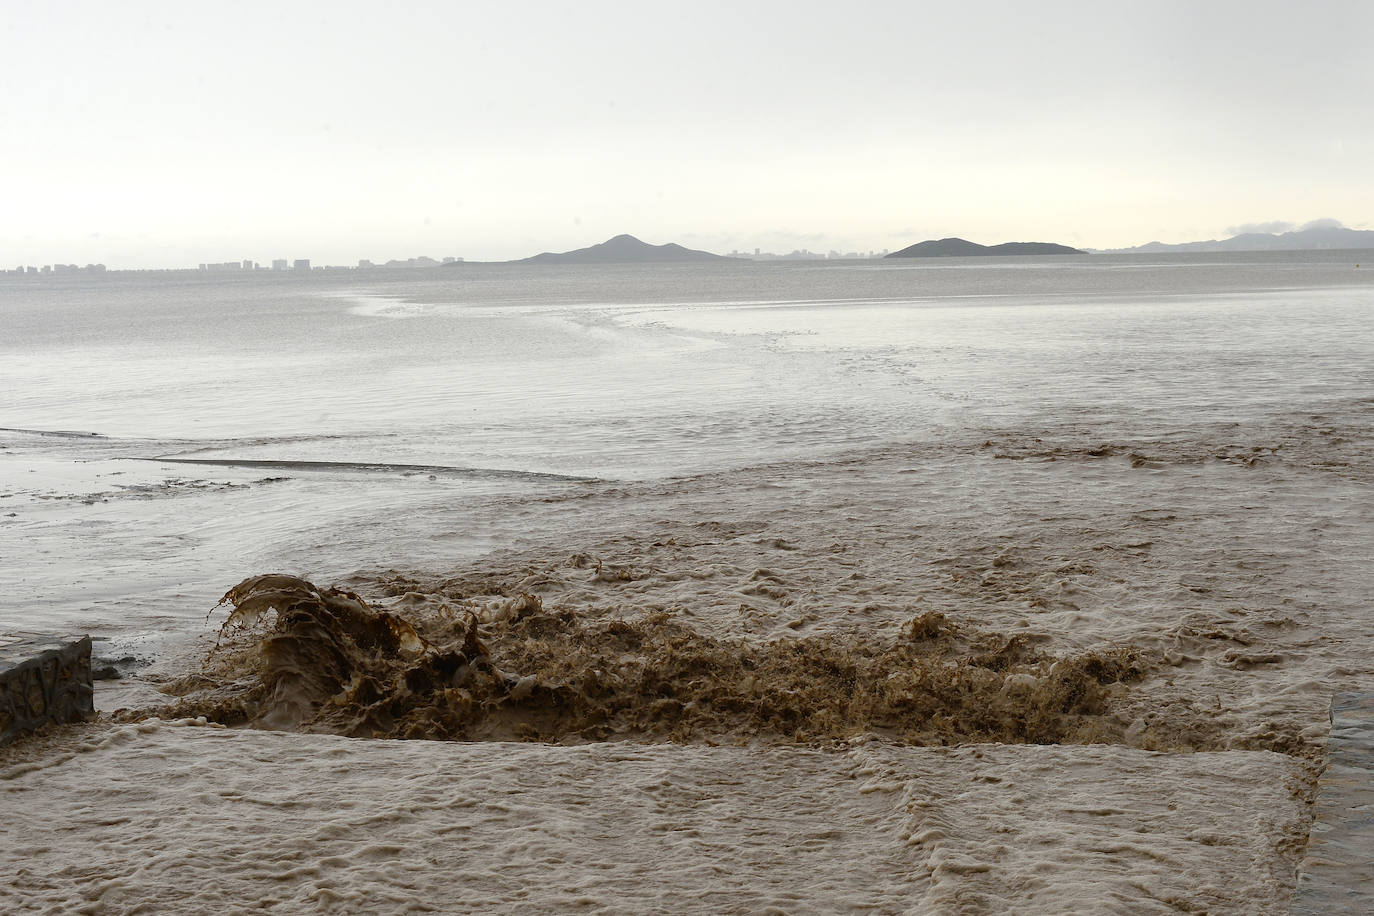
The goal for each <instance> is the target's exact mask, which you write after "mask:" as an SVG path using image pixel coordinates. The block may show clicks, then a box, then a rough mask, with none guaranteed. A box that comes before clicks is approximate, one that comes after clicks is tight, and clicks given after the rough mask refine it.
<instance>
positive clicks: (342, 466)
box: [129, 457, 604, 483]
mask: <svg viewBox="0 0 1374 916" xmlns="http://www.w3.org/2000/svg"><path fill="white" fill-rule="evenodd" d="M129 460H131V461H157V462H160V463H163V464H201V465H212V466H215V467H227V468H267V469H271V470H283V471H372V472H379V473H405V474H436V475H437V474H443V475H445V476H449V477H466V478H470V479H481V480H527V481H539V480H550V481H563V482H567V483H598V482H604V481H601V480H600V479H599V478H596V477H577V476H574V475H571V474H551V473H547V472H544V471H516V470H510V469H508V468H467V467H454V466H451V465H443V464H393V463H390V462H373V461H287V460H276V459H257V458H161V457H139V458H131V459H129Z"/></svg>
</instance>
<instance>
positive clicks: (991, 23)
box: [0, 0, 1374, 267]
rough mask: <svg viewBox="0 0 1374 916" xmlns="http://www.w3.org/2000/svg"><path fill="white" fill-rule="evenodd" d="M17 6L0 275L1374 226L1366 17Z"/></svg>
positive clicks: (911, 6) (1065, 9) (1043, 5)
mask: <svg viewBox="0 0 1374 916" xmlns="http://www.w3.org/2000/svg"><path fill="white" fill-rule="evenodd" d="M955 6H956V5H955V4H951V3H948V2H939V3H917V2H911V0H904V2H870V3H864V2H856V3H848V4H840V3H833V2H831V3H814V2H806V0H789V2H786V3H773V2H749V3H739V2H730V3H717V2H697V3H672V4H666V3H664V4H657V3H646V2H643V0H639V2H633V3H631V2H623V3H621V2H616V3H607V2H586V0H583V2H577V3H568V2H559V3H551V2H542V0H533V2H530V0H527V2H524V3H494V2H467V3H454V2H444V3H418V2H413V3H386V2H370V3H359V2H343V0H333V2H330V3H323V2H321V3H290V2H282V0H276V2H272V3H253V2H239V3H233V4H200V3H185V2H184V0H183V2H175V3H146V2H126V3H119V4H114V3H108V2H100V3H76V2H61V0H56V2H52V3H14V4H9V5H8V6H7V8H6V10H5V14H4V16H3V17H0V111H3V115H0V117H3V119H4V120H3V130H2V131H0V170H2V171H3V176H4V186H3V190H2V191H0V266H13V265H15V264H19V263H50V262H52V261H64V262H70V261H75V262H80V263H86V262H90V261H103V262H104V263H106V264H109V265H110V266H112V267H138V266H186V265H194V264H195V263H197V262H199V261H205V260H215V261H219V260H230V259H242V258H252V259H255V260H259V261H266V260H269V259H271V258H276V257H286V258H297V257H301V258H306V257H308V258H312V259H313V260H314V261H315V263H341V264H350V263H355V262H356V261H357V260H358V259H359V258H371V259H373V260H385V259H388V258H394V257H409V256H413V255H418V254H427V255H430V256H433V257H439V256H443V255H454V256H459V257H466V258H468V259H469V260H482V259H505V258H511V257H523V256H525V255H528V254H533V253H535V252H537V251H541V250H563V249H567V248H576V247H581V246H583V245H587V244H591V243H594V242H599V241H602V240H603V239H605V238H608V237H609V236H612V235H615V234H617V233H620V232H630V233H633V234H635V235H638V236H639V237H641V238H643V239H645V240H646V241H650V242H655V243H662V242H667V241H678V242H682V243H684V244H687V245H690V246H692V247H700V248H706V249H710V250H714V251H726V250H729V249H731V248H744V249H752V248H754V247H762V248H764V249H765V250H775V251H789V250H791V249H793V248H799V247H807V248H811V249H812V250H821V251H825V250H829V249H838V250H841V251H848V250H865V251H866V250H869V249H881V248H893V249H895V248H900V247H903V246H905V245H908V244H910V243H912V242H916V241H920V240H922V239H925V238H931V237H942V236H948V235H959V236H963V237H966V238H969V239H973V240H974V241H979V242H984V243H994V242H1002V241H1010V240H1043V241H1057V242H1064V243H1068V244H1073V245H1085V246H1091V247H1116V246H1125V245H1136V244H1141V243H1143V242H1147V241H1150V240H1152V239H1159V240H1162V241H1166V242H1175V241H1188V240H1193V239H1199V238H1213V237H1219V236H1225V235H1228V234H1230V233H1229V232H1228V230H1229V229H1230V228H1232V227H1237V226H1241V225H1245V224H1258V223H1266V222H1270V221H1289V222H1294V223H1303V222H1306V221H1308V220H1312V219H1316V218H1319V217H1335V218H1337V219H1340V220H1343V221H1344V222H1345V223H1346V224H1347V225H1350V226H1354V227H1361V228H1368V227H1371V226H1374V173H1371V171H1370V168H1371V164H1374V94H1372V93H1371V90H1374V53H1371V48H1372V47H1374V3H1372V2H1369V0H1351V2H1339V0H1333V2H1321V0H1313V2H1309V3H1306V4H1302V5H1299V4H1296V3H1292V2H1282V3H1279V2H1261V0H1247V2H1243V3H1239V2H1237V3H1231V2H1202V0H1192V2H1186V3H1182V2H1180V3H1170V2H1165V3H1132V4H1117V3H1109V2H1102V0H1093V2H1082V3H1079V2H1045V0H1042V2H1036V3H1026V2H1017V3H999V2H985V3H968V4H961V5H959V6H958V8H957V9H956V8H955Z"/></svg>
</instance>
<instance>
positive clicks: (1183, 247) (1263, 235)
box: [1107, 226, 1374, 254]
mask: <svg viewBox="0 0 1374 916" xmlns="http://www.w3.org/2000/svg"><path fill="white" fill-rule="evenodd" d="M1346 248H1371V249H1374V230H1369V229H1346V228H1345V227H1344V226H1311V227H1308V228H1305V229H1297V230H1294V231H1292V232H1284V233H1282V234H1280V235H1276V234H1274V233H1272V232H1246V233H1242V234H1241V235H1234V236H1232V237H1231V238H1229V239H1211V240H1209V241H1206V242H1183V243H1182V244H1178V245H1166V244H1164V243H1163V242H1150V243H1149V244H1146V245H1140V246H1138V247H1136V248H1115V249H1112V250H1111V251H1110V252H1107V253H1109V254H1136V253H1140V254H1152V253H1157V252H1162V251H1326V250H1331V249H1346Z"/></svg>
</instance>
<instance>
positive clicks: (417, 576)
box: [0, 252, 1374, 916]
mask: <svg viewBox="0 0 1374 916" xmlns="http://www.w3.org/2000/svg"><path fill="white" fill-rule="evenodd" d="M1357 264H1361V265H1365V266H1357ZM1371 268H1374V252H1331V253H1320V252H1316V253H1295V254H1290V253H1283V254H1272V253H1266V254H1254V255H1225V256H1221V255H1178V254H1173V255H1163V256H1157V257H1156V256H1083V257H1067V258H1039V259H1005V260H1003V259H998V260H988V259H968V260H938V261H873V262H867V261H865V262H834V263H831V262H813V263H752V262H719V263H712V264H699V265H682V266H634V267H617V268H608V267H605V266H596V267H575V266H550V265H537V266H536V265H479V264H465V265H462V266H458V267H451V268H444V269H434V270H426V271H384V270H376V271H359V272H355V271H347V272H328V271H319V272H311V273H305V274H295V273H288V274H273V273H252V274H244V275H199V274H194V273H166V274H136V273H115V274H110V275H107V276H103V277H94V276H92V277H84V276H82V277H53V278H28V277H22V278H18V277H16V278H4V279H0V634H3V633H6V632H9V631H13V630H41V631H66V632H89V633H91V634H92V636H93V637H94V638H95V640H96V644H95V645H96V649H95V654H96V656H97V659H98V664H99V665H100V666H101V667H105V666H113V667H114V668H115V670H116V671H118V672H119V673H120V674H122V677H121V678H120V679H118V680H101V681H99V682H98V685H97V691H96V699H97V707H98V708H99V709H101V710H103V711H104V712H106V713H108V715H106V716H104V717H101V718H100V719H99V720H98V721H95V722H91V723H88V724H85V725H79V726H72V727H69V728H65V729H61V730H54V731H51V732H49V733H47V734H40V735H39V736H36V737H34V738H32V739H29V740H26V741H21V742H14V743H11V744H10V745H7V746H6V747H4V748H0V869H3V870H4V871H5V873H6V874H7V875H9V876H10V877H9V878H8V880H6V881H4V882H0V910H3V911H5V912H11V911H15V912H17V911H20V910H24V911H29V910H40V909H41V910H43V911H50V912H71V911H78V910H79V911H83V912H84V911H91V912H96V911H99V912H142V911H146V910H148V909H150V908H151V909H158V908H166V907H169V906H170V907H174V908H175V909H176V910H177V911H178V912H186V913H207V914H219V913H223V912H225V911H226V907H228V908H229V909H230V910H234V907H235V906H238V907H241V908H243V909H244V911H247V910H248V909H251V910H253V911H254V912H257V911H281V912H301V911H311V912H314V911H319V912H339V913H349V912H396V913H402V912H415V911H417V910H437V911H442V912H468V911H476V910H490V911H493V912H509V911H515V910H518V911H522V912H523V911H531V912H567V911H568V910H571V909H574V908H578V909H585V908H589V907H590V908H595V909H597V910H598V911H606V912H623V911H640V910H646V909H647V910H662V911H667V912H700V913H719V912H744V911H747V912H831V911H835V912H838V911H851V910H853V909H855V908H867V909H872V910H874V911H877V912H915V913H941V914H945V913H976V914H982V913H989V914H991V913H1004V912H1017V913H1034V914H1058V913H1063V912H1098V911H1103V910H1113V911H1119V912H1130V913H1161V914H1163V913H1172V912H1178V911H1180V910H1185V911H1188V912H1209V913H1218V914H1222V913H1226V914H1231V913H1234V914H1244V916H1255V914H1275V916H1278V914H1283V913H1287V912H1288V909H1289V907H1288V902H1289V900H1290V898H1291V895H1292V892H1293V889H1294V886H1295V884H1296V882H1297V878H1296V872H1297V868H1298V865H1299V862H1300V861H1301V860H1302V857H1303V856H1304V854H1305V851H1306V847H1307V839H1308V836H1309V832H1310V830H1311V824H1312V798H1313V794H1314V792H1315V787H1316V774H1317V773H1318V772H1319V770H1320V761H1321V760H1322V759H1323V742H1324V741H1325V738H1326V736H1327V733H1328V730H1329V721H1328V709H1329V705H1330V701H1331V697H1332V695H1333V694H1334V693H1336V692H1338V691H1343V690H1368V689H1370V685H1371V684H1374V657H1371V655H1370V652H1369V647H1370V644H1371V640H1374V607H1372V606H1371V604H1370V600H1369V598H1370V595H1371V594H1374V564H1371V562H1370V559H1371V557H1374V512H1371V508H1374V269H1371ZM268 572H279V573H288V574H292V575H295V576H301V577H305V578H306V579H308V580H310V582H311V583H314V584H313V585H312V586H311V587H310V588H306V586H305V585H304V584H302V583H299V582H298V581H297V580H292V579H282V578H279V577H273V578H271V579H266V580H263V579H255V580H252V582H250V583H247V584H246V585H245V588H244V589H243V590H236V591H235V592H234V594H235V595H236V596H238V597H237V598H236V600H238V601H240V602H241V606H240V610H243V611H244V612H245V613H247V614H251V613H252V612H253V611H252V609H251V608H248V609H246V610H245V605H246V604H247V602H246V601H244V600H243V599H244V596H245V595H252V594H254V588H256V587H257V586H259V585H260V586H262V588H263V589H264V590H265V591H266V592H267V593H268V596H269V598H271V600H272V601H275V602H276V603H275V604H272V605H271V606H272V607H276V608H277V609H278V610H279V611H280V610H281V607H280V605H281V604H282V603H285V602H286V601H287V600H290V601H291V602H293V603H292V604H290V605H289V607H290V608H291V609H292V612H291V613H290V614H281V615H278V617H277V618H275V625H276V626H277V627H278V629H276V630H273V631H272V632H273V634H274V635H273V637H272V638H271V639H270V640H266V641H261V642H260V641H258V640H257V638H256V635H255V634H257V635H261V631H254V630H251V629H249V630H247V631H237V632H233V631H228V632H227V635H225V638H224V642H223V644H222V645H221V644H219V643H217V642H216V639H217V634H219V633H220V632H221V626H222V625H223V624H225V621H226V619H228V615H229V611H228V609H227V608H220V609H218V610H216V609H215V606H216V602H217V601H218V600H219V598H220V596H221V595H223V594H224V593H225V592H226V590H228V589H230V588H231V587H233V586H235V585H236V584H238V583H240V582H241V581H243V580H245V579H246V578H247V577H252V576H257V575H258V574H261V573H268ZM264 583H266V584H264ZM283 583H285V584H283ZM334 584H337V585H340V586H342V587H343V588H346V589H349V590H352V591H353V592H356V594H357V595H359V596H361V599H362V600H365V601H366V602H368V604H369V606H370V607H371V608H373V609H374V610H377V609H385V610H387V611H388V612H389V613H390V614H392V615H394V616H393V617H392V618H389V619H390V620H391V621H392V622H391V623H389V624H388V628H387V629H386V630H385V632H387V633H390V634H392V640H393V641H395V642H396V645H394V646H390V648H388V645H389V644H388V643H386V640H385V639H384V638H383V637H382V636H380V635H378V634H380V633H381V632H382V631H381V630H380V629H376V628H372V629H367V628H365V629H363V630H356V629H355V630H354V631H349V630H348V625H349V621H352V622H353V623H354V624H358V625H362V624H359V621H368V620H375V618H373V617H371V616H370V615H367V614H360V613H355V612H356V607H355V605H354V604H352V603H350V602H354V601H355V600H356V599H354V598H352V597H349V596H347V595H345V594H344V593H342V592H336V591H330V590H329V589H327V588H326V586H329V585H334ZM273 595H275V597H272V596H273ZM283 595H285V596H286V597H285V598H283V597H282V596H283ZM322 595H323V596H324V597H321V596H322ZM264 600H266V599H264ZM326 600H327V601H329V602H334V605H333V606H334V607H335V612H330V613H324V612H323V611H321V610H320V608H321V607H323V606H324V605H323V604H322V602H325V601H326ZM295 602H303V603H300V604H298V603H295ZM311 607H314V608H315V612H314V614H315V615H314V616H311V613H310V612H309V609H310V608H311ZM300 608H305V609H306V610H305V611H300ZM339 608H343V609H345V610H348V609H353V610H348V612H347V613H344V612H343V611H340V610H338V609H339ZM298 611H299V612H298ZM236 613H237V612H236ZM236 619H237V618H236ZM397 621H399V622H397ZM412 626H413V629H409V630H407V628H408V627H412ZM479 626H480V636H481V640H480V641H479V642H477V643H475V644H472V645H470V644H469V640H470V639H471V640H476V638H477V635H478V634H479V631H478V627H479ZM283 628H285V629H283ZM407 632H409V634H410V636H412V637H413V636H415V635H416V634H417V633H419V634H421V636H422V637H423V639H424V640H425V642H424V643H421V642H419V641H418V640H410V641H404V645H402V642H403V640H401V638H400V636H398V635H397V634H401V635H402V636H403V635H404V634H405V633H407ZM350 634H351V635H350ZM211 645H215V646H217V647H218V648H216V649H215V650H214V651H211V649H210V647H211ZM416 646H420V647H421V648H420V649H416V648H415V647H416ZM424 646H428V647H429V648H428V649H425V648H424ZM460 649H461V651H462V652H463V653H465V654H464V655H463V656H461V657H462V658H473V659H474V660H475V659H476V658H477V657H478V656H483V655H486V654H487V653H488V652H489V653H490V655H489V656H488V657H486V658H485V660H484V662H483V664H482V665H481V666H479V665H478V664H476V663H475V661H474V663H473V664H470V665H469V664H465V665H463V666H462V667H460V668H456V669H455V668H452V666H451V665H450V663H451V662H453V660H454V659H456V658H459V656H457V655H455V654H454V653H455V652H457V651H459V650H460ZM467 653H471V655H469V654H467ZM445 665H448V666H449V667H443V666H445ZM260 688H262V689H260ZM170 695H174V696H176V697H178V698H179V699H178V700H177V701H176V705H167V704H169V703H171V702H172V701H171V696H170ZM222 723H228V724H233V725H236V726H237V725H247V726H249V727H233V728H226V727H224V725H223V724H222ZM378 738H406V739H408V740H404V741H395V740H371V739H378ZM359 739H363V740H359ZM426 739H444V740H426ZM453 739H458V740H453ZM40 810H41V811H45V812H48V814H49V816H47V817H43V818H34V817H33V812H34V811H40ZM6 825H23V827H22V830H16V831H13V835H7V834H5V832H4V831H5V827H6ZM234 911H237V910H234Z"/></svg>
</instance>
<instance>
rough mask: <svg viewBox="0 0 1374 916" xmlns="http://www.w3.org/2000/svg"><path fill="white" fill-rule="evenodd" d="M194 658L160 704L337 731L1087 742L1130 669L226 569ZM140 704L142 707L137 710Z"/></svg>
mask: <svg viewBox="0 0 1374 916" xmlns="http://www.w3.org/2000/svg"><path fill="white" fill-rule="evenodd" d="M222 603H223V604H228V605H229V606H230V607H231V608H232V611H231V612H230V614H229V617H228V619H227V620H226V621H225V623H224V625H223V627H222V628H221V633H220V639H219V642H218V644H217V645H216V647H215V648H214V650H212V651H211V652H210V654H209V656H208V657H207V658H206V659H205V661H204V663H203V665H202V667H201V670H200V671H198V672H197V673H195V674H194V675H191V676H189V677H183V678H180V679H177V680H174V681H172V682H170V683H168V684H166V685H164V687H163V689H164V690H165V691H167V692H169V693H171V694H173V695H174V696H177V697H178V699H177V700H176V701H175V702H173V703H172V704H170V705H169V706H168V707H167V708H165V709H164V710H163V713H164V714H167V715H174V716H205V717H206V718H207V719H209V720H211V721H216V722H221V723H223V724H226V725H250V726H257V727H264V728H276V729H300V730H304V731H311V732H328V733H335V734H342V735H350V736H356V737H387V738H430V739H454V740H535V741H561V742H586V741H600V740H606V739H611V738H631V739H634V738H637V739H642V740H665V741H674V742H708V743H735V744H744V743H756V742H764V743H809V744H824V743H829V742H834V741H838V740H843V739H845V738H848V737H852V736H854V735H857V734H863V733H875V734H880V735H883V736H885V737H887V738H888V739H890V740H895V741H901V742H905V743H912V744H926V745H938V744H951V743H964V742H986V741H997V742H1004V743H1038V744H1050V743H1089V742H1099V741H1111V740H1114V739H1116V738H1117V737H1118V736H1117V735H1115V734H1114V731H1115V729H1114V728H1113V727H1112V726H1111V724H1110V722H1109V720H1108V719H1107V718H1106V717H1105V714H1106V713H1107V712H1108V710H1109V708H1110V707H1111V705H1112V703H1113V701H1114V699H1115V698H1117V697H1119V696H1121V695H1123V694H1124V692H1126V691H1127V690H1128V689H1129V688H1128V687H1127V685H1128V684H1131V683H1132V682H1134V681H1136V680H1138V679H1139V678H1140V677H1141V676H1142V667H1141V665H1142V662H1141V656H1140V653H1139V652H1137V651H1136V650H1134V649H1131V648H1128V647H1120V648H1111V649H1105V650H1101V651H1095V652H1086V653H1082V654H1078V655H1069V656H1061V657H1053V656H1047V655H1043V654H1041V653H1040V652H1038V651H1037V650H1036V649H1035V647H1034V645H1032V643H1031V640H1028V639H1026V638H1025V637H1023V636H1016V637H1010V638H1008V637H1005V636H1003V635H1000V634H995V633H985V632H975V631H971V630H969V629H968V628H966V627H963V626H960V625H957V624H956V623H954V622H951V621H950V620H948V619H946V618H945V617H944V615H941V614H938V613H931V614H926V615H923V616H919V617H914V618H912V619H911V620H910V621H908V622H907V624H906V625H905V626H904V627H903V628H902V630H901V632H900V634H898V635H896V636H889V637H888V638H887V639H886V640H876V639H875V640H874V641H873V642H871V643H870V642H865V641H862V640H856V639H854V638H852V637H841V636H811V637H805V638H794V639H779V640H775V641H771V642H766V643H762V644H755V643H750V642H746V641H733V640H722V639H716V638H711V637H707V636H704V635H701V634H700V633H696V632H694V631H693V630H691V629H690V628H689V627H687V626H685V625H683V623H682V622H681V621H680V620H678V619H675V618H674V617H673V616H672V615H670V614H667V613H662V612H657V613H649V614H645V615H643V616H640V617H637V618H630V619H624V618H599V619H589V618H586V617H581V616H579V615H578V614H576V613H574V612H573V611H570V610H564V609H549V608H545V607H544V605H543V603H542V601H541V600H540V599H539V598H538V597H537V596H534V595H529V594H521V595H515V596H512V597H510V598H509V599H508V600H506V601H505V602H504V603H503V604H502V605H500V606H499V607H497V608H495V609H494V610H489V611H488V612H487V613H484V614H483V615H482V616H481V617H479V616H478V615H477V614H474V613H472V612H470V611H467V610H464V611H455V610H452V609H450V608H449V607H448V606H446V605H444V606H440V607H439V608H438V609H436V610H428V611H426V612H425V613H423V614H416V615H414V616H413V617H409V618H407V617H403V616H400V615H398V614H396V613H392V612H391V611H387V610H379V609H375V608H373V607H371V606H369V605H368V603H367V602H366V601H365V600H364V599H362V598H361V597H359V596H358V595H356V594H354V593H353V592H350V591H346V590H342V589H338V588H318V587H316V586H315V585H313V584H312V583H310V582H308V581H306V580H304V579H300V578H297V577H294V576H287V575H264V576H256V577H253V578H250V579H246V580H244V581H243V582H241V583H239V584H238V585H236V586H234V588H232V589H230V590H229V592H228V593H227V594H226V595H225V596H224V599H223V602H222ZM147 712H148V711H147V710H144V711H142V714H146V713H147Z"/></svg>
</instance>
